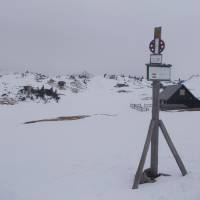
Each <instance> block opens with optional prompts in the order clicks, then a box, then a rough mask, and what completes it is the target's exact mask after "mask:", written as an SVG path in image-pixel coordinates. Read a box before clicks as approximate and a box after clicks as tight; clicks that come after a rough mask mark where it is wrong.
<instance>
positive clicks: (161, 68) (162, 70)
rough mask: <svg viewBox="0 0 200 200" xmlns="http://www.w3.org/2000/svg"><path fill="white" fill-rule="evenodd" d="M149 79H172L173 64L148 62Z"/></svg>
mask: <svg viewBox="0 0 200 200" xmlns="http://www.w3.org/2000/svg"><path fill="white" fill-rule="evenodd" d="M146 66H147V80H149V81H153V80H159V81H169V80H171V65H170V64H168V65H166V64H152V63H151V64H146Z"/></svg>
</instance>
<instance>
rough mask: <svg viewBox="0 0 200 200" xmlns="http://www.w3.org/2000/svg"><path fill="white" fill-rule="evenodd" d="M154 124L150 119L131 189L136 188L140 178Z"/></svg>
mask: <svg viewBox="0 0 200 200" xmlns="http://www.w3.org/2000/svg"><path fill="white" fill-rule="evenodd" d="M154 126H155V121H154V120H151V123H150V126H149V131H148V134H147V138H146V141H145V144H144V149H143V152H142V156H141V159H140V163H139V165H138V169H137V172H136V175H135V180H134V183H133V187H132V189H137V188H138V185H139V183H140V179H141V176H142V173H143V168H144V163H145V160H146V157H147V153H148V149H149V145H150V142H151V137H152V133H153V130H154Z"/></svg>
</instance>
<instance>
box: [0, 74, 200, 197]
mask: <svg viewBox="0 0 200 200" xmlns="http://www.w3.org/2000/svg"><path fill="white" fill-rule="evenodd" d="M101 80H102V79H100V78H98V77H97V78H96V79H95V81H92V82H91V83H90V85H89V86H88V89H87V90H86V91H85V92H80V93H78V94H73V93H71V94H68V95H66V96H65V98H63V99H62V100H61V102H60V103H58V104H57V103H54V102H52V103H50V104H37V103H34V102H28V103H19V104H16V105H14V106H1V112H0V121H1V132H0V158H1V159H0V167H1V170H0V177H1V178H0V200H56V199H58V200H66V199H70V200H83V199H86V200H122V199H126V200H133V199H142V200H147V199H148V200H149V199H152V200H177V199H181V200H188V199H190V200H199V198H200V167H199V166H200V155H199V144H200V142H199V140H200V136H199V127H200V125H199V119H200V113H199V112H179V113H178V112H162V113H161V119H162V120H163V121H164V123H165V125H166V127H167V129H168V131H169V133H170V135H171V137H172V139H173V142H174V144H175V146H176V148H177V150H178V152H179V153H180V155H181V158H182V159H183V162H184V164H185V166H186V168H187V170H188V175H187V176H185V177H182V176H181V173H180V171H179V169H178V166H177V165H176V162H175V160H174V159H173V157H172V155H171V153H170V150H169V148H168V146H167V144H166V143H165V141H164V139H163V137H162V135H160V144H159V172H163V173H168V174H171V176H170V177H160V178H158V180H157V182H156V183H153V184H144V185H140V186H139V189H138V190H132V189H131V187H132V184H133V178H134V174H135V172H136V170H137V166H138V163H139V159H140V156H141V152H142V149H143V145H144V141H145V138H146V134H147V130H148V126H149V122H150V118H151V112H138V111H136V110H133V109H131V108H130V106H129V105H130V103H135V102H136V101H139V100H140V97H141V95H142V93H143V92H144V91H143V90H142V91H139V90H135V91H136V92H135V93H125V94H119V93H117V92H115V91H114V90H108V89H105V88H106V87H107V85H108V83H106V82H105V81H101ZM144 90H145V88H144ZM148 91H149V89H148ZM145 92H147V91H145ZM142 103H143V102H142ZM84 114H86V115H92V114H113V115H115V116H105V115H95V116H92V117H90V118H86V119H82V120H76V121H61V122H42V123H36V124H29V125H24V124H23V122H25V121H30V120H36V119H43V118H53V117H58V116H67V115H84ZM145 167H146V168H147V167H149V157H148V160H147V162H146V166H145Z"/></svg>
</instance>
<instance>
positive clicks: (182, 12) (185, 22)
mask: <svg viewBox="0 0 200 200" xmlns="http://www.w3.org/2000/svg"><path fill="white" fill-rule="evenodd" d="M199 19H200V3H199V0H163V1H162V0H138V1H136V0H123V1H122V0H0V33H1V34H0V36H1V37H0V68H1V69H9V70H15V71H17V70H25V69H29V70H32V71H41V72H56V73H72V72H78V71H82V70H88V71H90V72H92V73H97V74H102V73H104V72H109V73H112V72H117V73H121V72H124V73H126V74H128V73H131V74H143V73H145V65H144V64H145V63H147V62H148V61H149V54H150V52H149V50H148V45H149V42H150V40H151V39H152V38H153V28H154V27H155V26H162V38H163V40H164V41H165V43H166V50H165V51H164V53H163V54H164V62H166V63H170V64H173V75H174V77H179V76H180V77H187V76H189V75H190V74H194V73H200V70H199V69H200V67H199V66H198V65H199V57H200V53H199V52H200V51H199V48H200V39H199V36H200V22H199Z"/></svg>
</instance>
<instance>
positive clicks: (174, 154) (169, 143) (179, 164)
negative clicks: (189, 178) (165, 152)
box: [159, 120, 187, 176]
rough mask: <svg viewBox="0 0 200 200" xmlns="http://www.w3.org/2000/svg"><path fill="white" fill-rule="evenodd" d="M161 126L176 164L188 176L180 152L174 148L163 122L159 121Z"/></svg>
mask: <svg viewBox="0 0 200 200" xmlns="http://www.w3.org/2000/svg"><path fill="white" fill-rule="evenodd" d="M159 126H160V129H161V130H162V132H163V135H164V138H165V140H166V141H167V144H168V146H169V148H170V150H171V152H172V154H173V156H174V158H175V160H176V162H177V164H178V166H179V169H180V170H181V173H182V175H183V176H185V175H186V174H187V170H186V168H185V166H184V164H183V162H182V160H181V158H180V156H179V154H178V152H177V151H176V148H175V146H174V144H173V142H172V140H171V138H170V136H169V134H168V132H167V129H166V128H165V125H164V123H163V122H162V120H159Z"/></svg>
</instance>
